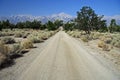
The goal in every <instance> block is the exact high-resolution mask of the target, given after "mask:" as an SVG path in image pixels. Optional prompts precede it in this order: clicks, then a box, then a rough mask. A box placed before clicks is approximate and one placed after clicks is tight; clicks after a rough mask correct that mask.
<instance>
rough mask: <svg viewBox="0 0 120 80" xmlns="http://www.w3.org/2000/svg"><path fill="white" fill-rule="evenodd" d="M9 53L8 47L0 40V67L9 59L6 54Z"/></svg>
mask: <svg viewBox="0 0 120 80" xmlns="http://www.w3.org/2000/svg"><path fill="white" fill-rule="evenodd" d="M9 53H10V49H9V47H8V46H6V45H5V44H4V43H3V42H2V41H0V67H1V65H2V64H3V63H5V62H6V61H7V60H8V59H9V56H8V54H9Z"/></svg>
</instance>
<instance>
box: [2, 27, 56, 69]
mask: <svg viewBox="0 0 120 80" xmlns="http://www.w3.org/2000/svg"><path fill="white" fill-rule="evenodd" d="M56 32H57V31H47V30H44V31H42V30H32V29H14V30H9V29H4V30H3V31H2V32H0V68H3V67H7V66H6V64H9V61H11V60H14V59H15V58H18V57H21V56H22V55H23V53H24V52H25V51H26V50H27V51H29V50H30V49H31V48H33V47H34V43H40V42H43V41H44V40H46V39H48V38H49V37H51V36H52V35H54V34H55V33H56Z"/></svg>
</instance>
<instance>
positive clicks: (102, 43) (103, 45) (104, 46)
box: [98, 41, 110, 51]
mask: <svg viewBox="0 0 120 80" xmlns="http://www.w3.org/2000/svg"><path fill="white" fill-rule="evenodd" d="M98 47H100V48H102V49H103V50H104V51H110V46H109V45H107V44H106V43H105V42H104V41H99V43H98Z"/></svg>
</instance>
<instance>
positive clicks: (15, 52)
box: [9, 44, 22, 59]
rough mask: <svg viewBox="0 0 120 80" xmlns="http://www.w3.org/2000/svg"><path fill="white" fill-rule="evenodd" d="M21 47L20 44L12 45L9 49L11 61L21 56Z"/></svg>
mask: <svg viewBox="0 0 120 80" xmlns="http://www.w3.org/2000/svg"><path fill="white" fill-rule="evenodd" d="M21 51H22V47H21V45H20V44H13V45H12V47H11V48H10V54H9V56H10V58H11V59H14V58H17V57H21V56H22V53H21Z"/></svg>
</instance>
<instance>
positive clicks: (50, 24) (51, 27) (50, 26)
mask: <svg viewBox="0 0 120 80" xmlns="http://www.w3.org/2000/svg"><path fill="white" fill-rule="evenodd" d="M46 24H47V29H48V30H56V28H55V25H54V23H53V22H51V21H48V22H47V23H46Z"/></svg>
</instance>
